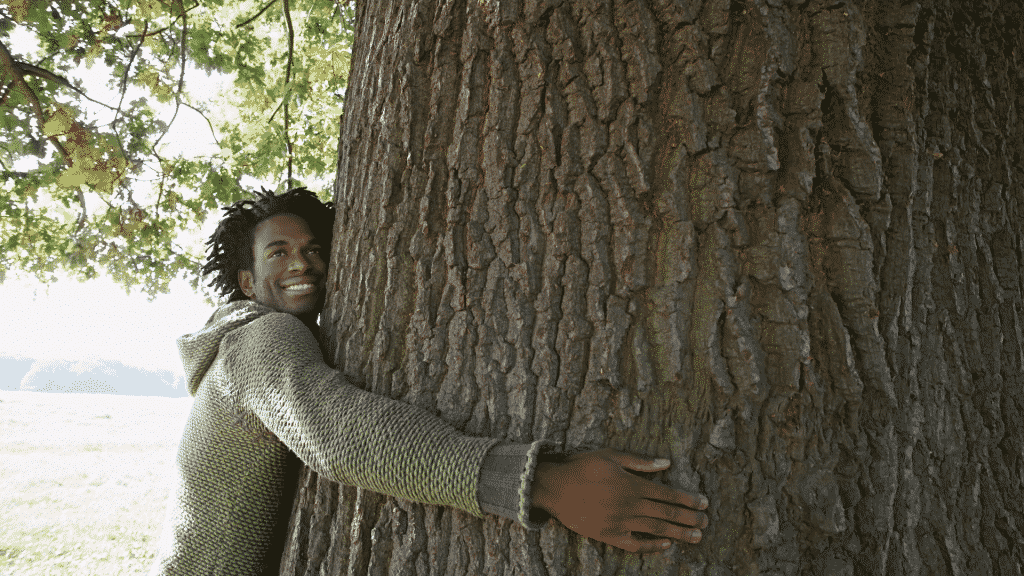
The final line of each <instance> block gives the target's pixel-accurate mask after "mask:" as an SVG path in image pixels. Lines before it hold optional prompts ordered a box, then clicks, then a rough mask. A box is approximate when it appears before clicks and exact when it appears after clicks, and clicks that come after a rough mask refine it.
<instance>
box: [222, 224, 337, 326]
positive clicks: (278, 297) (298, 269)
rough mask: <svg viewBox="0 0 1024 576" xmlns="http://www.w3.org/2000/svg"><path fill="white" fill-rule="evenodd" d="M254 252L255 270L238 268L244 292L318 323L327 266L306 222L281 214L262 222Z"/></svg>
mask: <svg viewBox="0 0 1024 576" xmlns="http://www.w3.org/2000/svg"><path fill="white" fill-rule="evenodd" d="M252 252H253V265H252V270H239V271H238V285H239V286H240V287H241V288H242V292H244V293H245V295H246V296H248V297H249V298H250V299H251V300H255V301H256V302H259V303H261V304H264V305H266V306H269V307H271V308H273V309H274V310H277V311H278V312H287V313H288V314H293V315H295V316H299V317H303V318H304V319H310V318H311V319H312V320H313V321H314V322H315V321H316V316H317V315H318V314H319V313H320V310H321V309H322V308H323V305H324V276H325V274H326V272H327V265H326V263H325V262H324V259H323V258H322V257H321V246H320V245H319V244H318V243H317V242H316V239H315V238H313V234H312V233H311V232H310V230H309V225H308V224H306V221H305V220H303V219H302V218H299V217H298V216H296V215H294V214H278V215H277V216H271V217H270V218H267V219H266V220H264V221H262V222H260V223H259V224H257V225H256V232H255V239H254V240H253V246H252Z"/></svg>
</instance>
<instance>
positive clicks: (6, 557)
mask: <svg viewBox="0 0 1024 576" xmlns="http://www.w3.org/2000/svg"><path fill="white" fill-rule="evenodd" d="M190 406H191V399H190V398H158V397H137V396H114V395H108V394H58V393H42V392H2V391H0V484H2V485H3V486H4V487H5V489H4V490H2V491H0V510H3V514H0V576H51V575H53V576H57V575H60V576H64V575H68V574H75V575H77V574H97V575H100V574H104V575H105V574H115V575H120V574H144V573H146V571H147V570H148V569H149V567H150V564H151V563H152V561H153V558H154V557H155V554H156V548H157V544H158V542H159V538H160V532H161V529H162V528H163V519H164V514H165V513H166V506H167V500H168V497H169V496H170V484H169V481H170V479H171V478H173V465H174V454H175V451H176V449H177V443H178V438H179V437H180V434H181V430H182V427H183V426H184V422H185V418H186V417H187V415H188V409H189V408H190ZM12 488H13V489H12Z"/></svg>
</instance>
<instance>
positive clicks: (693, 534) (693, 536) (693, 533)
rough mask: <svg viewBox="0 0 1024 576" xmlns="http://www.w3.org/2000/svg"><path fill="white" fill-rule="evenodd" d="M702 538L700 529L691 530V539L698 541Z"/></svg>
mask: <svg viewBox="0 0 1024 576" xmlns="http://www.w3.org/2000/svg"><path fill="white" fill-rule="evenodd" d="M699 540H700V530H690V541H691V542H697V541H699Z"/></svg>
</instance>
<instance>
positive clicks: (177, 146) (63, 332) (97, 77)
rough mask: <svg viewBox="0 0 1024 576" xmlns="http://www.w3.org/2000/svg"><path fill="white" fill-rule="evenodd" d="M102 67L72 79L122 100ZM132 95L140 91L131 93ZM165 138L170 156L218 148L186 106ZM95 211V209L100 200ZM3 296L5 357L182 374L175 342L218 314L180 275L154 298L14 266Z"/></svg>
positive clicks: (198, 238)
mask: <svg viewBox="0 0 1024 576" xmlns="http://www.w3.org/2000/svg"><path fill="white" fill-rule="evenodd" d="M17 32H18V31H17V30H15V31H13V32H12V34H11V41H12V43H13V45H14V46H15V47H21V46H25V45H27V44H25V43H27V42H33V43H34V38H33V37H31V36H28V37H21V36H19V35H18V34H17ZM103 68H104V67H103V66H102V65H101V64H97V65H95V66H93V68H92V69H85V67H84V66H83V68H82V69H80V70H79V71H77V72H76V73H73V74H71V76H73V77H78V78H81V79H82V80H83V81H84V82H85V87H84V88H85V91H86V93H87V94H89V95H90V97H92V98H95V99H96V100H100V101H102V102H107V103H112V104H116V102H117V98H118V97H119V96H118V94H116V93H115V92H114V91H112V90H110V89H109V88H107V87H106V85H105V82H106V80H107V76H108V75H109V73H108V72H106V71H104V70H103ZM225 81H226V80H225V78H224V77H217V76H214V77H210V76H208V75H207V74H206V73H205V72H199V71H196V70H192V69H188V70H187V71H186V77H185V82H186V85H187V86H188V89H189V90H191V91H193V93H212V92H214V91H216V90H218V89H219V87H220V85H221V84H222V83H223V82H225ZM140 95H141V94H140ZM132 97H137V96H133V95H132V94H130V93H129V98H132ZM94 107H95V106H94ZM95 108H97V109H98V110H102V108H99V107H95ZM165 112H166V117H165V118H164V119H165V120H168V121H169V120H170V118H171V115H172V114H173V107H169V108H168V109H167V110H166V111H165ZM107 121H109V120H107ZM163 141H164V142H166V143H168V148H167V149H165V153H169V154H174V153H177V152H179V151H182V152H187V153H188V154H190V155H193V156H195V155H202V154H213V153H215V152H216V151H217V147H216V143H215V141H214V139H213V135H212V134H211V133H210V128H209V125H208V124H207V123H206V121H205V120H204V119H203V118H202V117H201V116H200V115H199V114H198V113H196V112H194V111H192V110H191V109H189V108H187V107H184V106H183V107H182V108H181V110H180V111H179V113H178V117H177V119H176V120H175V121H174V124H173V125H172V126H171V129H170V130H169V131H168V133H167V136H166V137H165V138H164V140H163ZM17 168H18V166H17V165H16V166H15V169H17ZM87 197H88V196H87ZM97 202H98V200H97ZM87 204H89V203H87ZM90 208H91V209H93V210H95V209H97V208H96V206H95V205H93V206H91V207H90ZM215 226H216V221H215V220H213V219H208V220H207V222H206V224H204V225H203V227H202V229H201V230H200V231H199V232H198V233H197V234H195V236H194V237H192V241H194V242H199V243H201V242H203V241H204V240H205V238H207V237H208V236H209V234H210V233H211V232H212V231H213V228H214V227H215ZM182 240H186V241H187V239H186V238H182ZM0 296H2V297H3V299H4V303H5V304H6V307H5V310H6V312H7V313H6V314H3V315H2V317H0V334H3V335H4V337H3V340H2V341H0V344H2V347H0V356H7V357H11V356H13V357H26V358H39V359H43V358H46V359H68V360H80V359H87V358H93V359H100V360H118V361H121V362H124V363H125V364H129V365H132V366H137V367H140V368H148V369H166V370H172V371H174V372H175V373H177V374H182V366H181V360H180V358H179V357H178V352H177V346H176V344H175V339H176V338H177V337H178V336H181V335H182V334H186V333H189V332H194V331H196V330H199V329H200V328H202V327H203V324H205V322H206V320H207V318H209V316H210V314H212V312H213V309H212V308H211V307H210V306H209V305H208V304H206V303H205V302H204V300H203V297H202V295H200V294H197V293H195V291H193V290H192V288H191V287H190V286H189V285H188V283H187V282H185V281H184V280H175V281H174V282H173V283H172V284H171V292H170V293H169V294H164V295H160V296H158V297H157V298H156V299H155V300H154V301H153V302H149V301H148V298H147V297H146V296H145V295H144V294H140V293H133V294H132V295H131V296H129V295H126V294H125V289H124V288H123V287H120V286H119V285H117V284H115V283H114V281H113V280H112V279H110V277H109V276H101V277H100V278H98V279H96V280H92V281H88V282H79V281H77V280H75V279H68V278H67V277H61V279H60V280H58V282H57V283H55V284H52V285H50V286H49V287H47V286H45V285H43V284H41V283H39V282H38V281H36V280H34V279H32V278H31V277H29V276H28V275H25V274H21V275H19V274H18V273H17V272H16V271H12V272H10V273H9V274H8V276H7V279H6V280H5V281H4V282H3V283H2V284H0Z"/></svg>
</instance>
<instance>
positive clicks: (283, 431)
mask: <svg viewBox="0 0 1024 576" xmlns="http://www.w3.org/2000/svg"><path fill="white" fill-rule="evenodd" d="M221 354H222V357H223V358H224V362H225V371H226V374H227V376H228V379H229V381H230V382H231V386H232V387H233V392H234V393H235V394H237V395H238V398H239V402H240V403H241V405H242V408H243V409H245V410H248V411H250V412H251V413H253V414H254V415H255V416H256V417H257V418H259V420H260V421H261V422H262V423H263V425H264V426H266V427H267V429H268V430H270V432H272V433H273V434H274V435H275V436H277V437H278V438H279V439H280V440H281V441H282V442H283V443H284V444H285V445H286V446H288V448H289V449H291V450H292V451H293V452H294V453H295V454H296V455H298V456H299V458H301V459H302V460H303V462H305V463H306V464H307V465H309V466H310V467H311V468H313V469H314V470H315V471H316V472H317V473H318V474H321V475H323V476H324V477H326V478H329V479H331V480H333V481H335V482H339V483H342V484H347V485H352V486H359V487H362V488H366V489H368V490H372V491H374V492H379V493H382V494H388V495H391V496H397V497H400V498H405V499H407V500H412V501H415V502H421V503H425V504H439V505H444V506H453V507H456V508H459V509H462V510H465V511H467V512H469V513H471V514H474V515H477V516H480V515H482V510H481V508H480V503H479V501H478V487H479V483H480V479H481V475H482V474H481V471H482V470H483V469H484V466H483V463H484V459H485V456H486V455H487V453H488V451H489V450H490V449H491V448H492V447H493V446H495V445H496V444H498V440H497V439H493V438H478V437H471V436H466V435H464V434H462V433H460V432H459V431H457V430H456V429H454V428H453V427H451V426H450V425H448V424H447V423H446V422H444V421H443V420H441V419H439V418H437V417H436V416H434V415H432V414H430V413H428V412H427V411H425V410H423V409H421V408H419V407H417V406H413V405H411V404H406V403H404V402H400V401H397V400H394V399H391V398H388V397H386V396H381V395H378V394H373V393H371V392H367V391H365V390H362V389H361V388H358V387H356V386H353V385H352V384H350V383H349V382H348V381H347V380H346V379H345V378H344V377H343V376H342V375H341V374H340V373H339V372H337V371H336V370H333V369H331V368H330V367H329V366H327V365H326V364H325V363H324V361H323V358H322V356H321V355H320V349H319V347H318V346H317V342H316V340H315V339H314V337H313V334H312V333H310V331H309V329H308V328H306V327H305V325H303V324H302V322H301V321H300V320H299V319H298V318H295V317H294V316H291V315H289V314H282V313H273V314H267V315H265V316H262V317H260V318H258V319H256V320H254V321H253V322H251V323H249V324H247V325H245V326H243V327H241V328H239V329H237V330H234V331H233V332H231V333H230V334H228V335H226V336H225V337H224V340H223V341H222V343H221ZM541 444H542V443H540V442H536V443H533V445H531V444H527V445H518V446H519V448H518V451H519V453H521V454H523V455H524V458H520V459H519V460H518V461H517V463H516V464H514V465H512V466H511V467H508V466H505V467H499V469H500V472H499V474H503V473H508V474H512V475H514V476H515V477H516V478H515V480H511V479H510V480H509V481H508V482H498V486H497V488H496V490H491V489H488V488H485V489H484V492H486V493H487V494H489V495H496V496H494V497H495V498H497V499H498V500H499V501H501V502H507V501H508V500H509V498H510V493H511V492H510V490H511V491H512V492H514V493H515V497H514V499H515V501H516V502H517V503H522V502H524V498H523V492H522V491H523V487H524V486H525V489H526V490H527V491H528V490H529V486H530V479H532V475H533V468H534V466H535V460H536V458H535V457H534V458H532V459H531V457H530V456H529V454H531V453H532V454H536V453H537V450H538V449H539V447H540V445H541ZM534 445H535V446H534ZM499 453H500V454H503V453H501V452H499ZM492 463H493V460H492ZM491 479H493V476H492V475H491V474H490V473H488V474H487V475H486V477H485V484H488V480H491ZM516 508H517V509H516V518H517V519H520V521H521V522H522V521H523V520H525V519H526V518H525V517H524V516H523V515H522V514H520V511H521V510H522V509H523V505H519V506H517V507H516ZM503 515H504V514H503ZM524 525H528V524H527V523H525V522H524Z"/></svg>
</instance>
